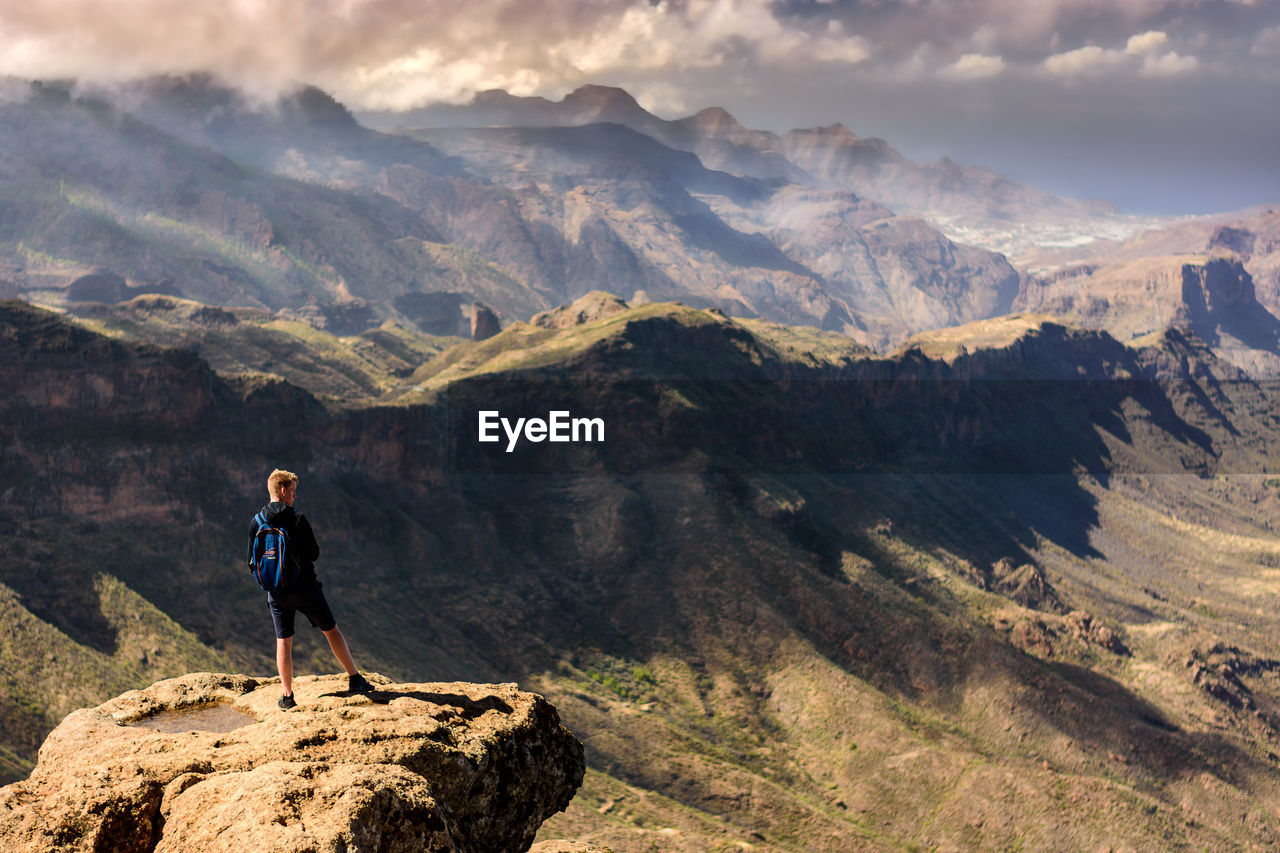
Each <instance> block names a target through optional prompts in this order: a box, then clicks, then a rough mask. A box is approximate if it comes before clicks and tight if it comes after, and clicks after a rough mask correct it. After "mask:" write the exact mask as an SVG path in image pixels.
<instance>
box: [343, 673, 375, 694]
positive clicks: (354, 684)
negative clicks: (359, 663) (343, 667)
mask: <svg viewBox="0 0 1280 853" xmlns="http://www.w3.org/2000/svg"><path fill="white" fill-rule="evenodd" d="M347 692H348V693H372V692H373V685H372V684H370V683H369V682H367V681H365V678H364V676H363V675H361V674H360V673H358V672H357V673H356V674H355V675H348V676H347Z"/></svg>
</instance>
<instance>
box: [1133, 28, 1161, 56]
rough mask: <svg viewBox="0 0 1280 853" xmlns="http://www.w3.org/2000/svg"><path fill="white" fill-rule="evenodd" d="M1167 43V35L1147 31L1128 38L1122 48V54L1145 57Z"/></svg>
mask: <svg viewBox="0 0 1280 853" xmlns="http://www.w3.org/2000/svg"><path fill="white" fill-rule="evenodd" d="M1168 43H1169V34H1168V33H1164V32H1161V31H1160V30H1148V31H1147V32H1145V33H1141V34H1139V35H1136V36H1130V37H1129V41H1128V42H1127V43H1126V44H1125V46H1124V52H1125V53H1127V54H1129V55H1130V56H1145V55H1148V54H1152V53H1156V52H1157V51H1159V50H1160V48H1162V47H1164V46H1165V45H1166V44H1168Z"/></svg>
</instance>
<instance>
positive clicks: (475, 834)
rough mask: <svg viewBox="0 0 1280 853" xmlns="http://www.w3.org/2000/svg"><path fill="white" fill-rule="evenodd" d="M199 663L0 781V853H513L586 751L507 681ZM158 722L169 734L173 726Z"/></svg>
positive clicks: (73, 730) (77, 715) (103, 708)
mask: <svg viewBox="0 0 1280 853" xmlns="http://www.w3.org/2000/svg"><path fill="white" fill-rule="evenodd" d="M369 680H370V681H371V682H372V683H373V684H374V686H375V688H376V689H375V691H374V692H372V693H370V694H367V695H362V694H351V693H348V692H347V691H346V678H345V676H342V677H339V676H317V677H305V678H299V679H295V681H294V695H295V697H296V698H297V700H298V707H297V708H294V709H292V710H289V711H281V710H279V709H278V708H277V707H276V700H277V699H278V698H279V695H280V686H279V679H278V678H273V679H268V680H257V679H254V678H250V677H248V676H244V675H225V674H214V673H194V674H190V675H185V676H182V677H180V678H174V679H169V680H167V681H161V682H157V683H156V684H153V685H152V686H150V687H148V688H146V689H144V690H135V691H131V692H129V693H126V694H124V695H122V696H120V697H118V698H116V699H113V700H111V701H109V702H106V703H104V704H102V705H99V706H98V707H96V708H89V709H83V710H79V711H75V712H73V713H71V714H69V715H68V716H67V717H66V718H65V719H64V720H63V721H62V723H61V724H60V725H59V726H58V727H57V728H56V729H54V731H53V732H52V733H50V735H49V737H48V738H47V739H46V740H45V742H44V745H43V746H41V748H40V754H39V759H38V761H37V764H36V767H35V769H34V770H33V771H32V773H31V776H30V778H28V779H26V780H24V781H22V782H17V783H15V784H13V785H10V786H8V787H6V788H3V789H0V849H3V850H5V851H13V853H18V851H32V853H35V851H40V852H41V853H45V851H102V850H111V851H119V853H133V851H139V852H140V853H141V852H142V851H145V852H146V853H152V851H155V853H186V852H187V851H191V853H195V851H224V850H225V851H241V850H257V851H286V850H288V851H303V850H306V851H347V853H357V851H386V852H387V853H391V851H406V853H407V851H470V850H485V851H506V850H511V851H523V850H527V849H529V846H530V845H531V844H532V843H533V839H534V835H535V833H536V832H537V829H538V827H539V826H540V825H541V824H542V822H543V821H544V820H545V819H546V818H548V817H549V816H551V815H552V814H554V813H555V812H557V811H561V810H563V809H564V808H565V807H566V806H567V805H568V804H569V801H570V799H572V797H573V794H574V792H575V791H576V790H577V788H578V786H579V785H580V784H581V782H582V776H583V769H584V765H583V753H582V745H581V744H580V743H579V742H578V741H577V739H576V738H574V736H573V735H572V734H571V733H570V732H569V731H568V730H566V729H565V728H564V727H563V726H561V725H560V720H559V715H558V714H557V713H556V710H555V708H553V707H552V706H551V705H550V704H548V703H547V701H546V700H545V699H543V698H542V697H541V696H538V695H536V694H532V693H525V692H522V691H520V690H519V689H518V688H517V687H516V686H515V685H514V684H500V685H493V684H489V685H477V684H465V683H451V684H397V683H392V682H391V681H390V680H389V679H386V678H384V677H381V676H377V675H370V676H369ZM166 729H167V730H166Z"/></svg>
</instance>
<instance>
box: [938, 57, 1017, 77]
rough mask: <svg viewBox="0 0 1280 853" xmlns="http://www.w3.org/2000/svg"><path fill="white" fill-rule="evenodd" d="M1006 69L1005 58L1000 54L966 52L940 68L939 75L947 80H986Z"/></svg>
mask: <svg viewBox="0 0 1280 853" xmlns="http://www.w3.org/2000/svg"><path fill="white" fill-rule="evenodd" d="M1004 70H1005V62H1004V59H1003V58H1001V57H999V56H983V55H982V54H979V53H966V54H965V55H964V56H962V57H960V58H959V59H957V60H956V61H955V62H953V63H951V64H950V65H948V66H946V67H945V68H942V69H939V71H938V76H939V77H941V78H943V79H945V80H985V79H987V78H990V77H995V76H997V75H999V74H1002V73H1004Z"/></svg>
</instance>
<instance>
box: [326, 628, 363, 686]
mask: <svg viewBox="0 0 1280 853" xmlns="http://www.w3.org/2000/svg"><path fill="white" fill-rule="evenodd" d="M324 638H325V639H326V640H328V641H329V648H331V649H333V656H334V657H336V658H337V659H338V663H340V664H342V668H343V669H345V670H346V671H347V675H355V674H356V671H357V670H356V662H355V661H354V660H352V658H351V650H350V649H348V648H347V638H346V637H344V636H342V629H340V628H339V627H338V626H337V625H334V626H333V627H332V628H330V629H329V630H328V631H325V632H324Z"/></svg>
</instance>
